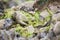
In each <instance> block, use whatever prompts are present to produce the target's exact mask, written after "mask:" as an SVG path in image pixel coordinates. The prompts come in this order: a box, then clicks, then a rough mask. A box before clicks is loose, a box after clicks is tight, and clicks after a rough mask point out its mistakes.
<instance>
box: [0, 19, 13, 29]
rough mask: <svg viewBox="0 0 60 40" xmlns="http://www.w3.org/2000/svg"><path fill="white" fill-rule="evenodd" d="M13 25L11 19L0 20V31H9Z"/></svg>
mask: <svg viewBox="0 0 60 40" xmlns="http://www.w3.org/2000/svg"><path fill="white" fill-rule="evenodd" d="M12 24H13V21H12V20H11V19H10V18H7V19H1V20H0V29H7V28H9V27H10V26H11V25H12Z"/></svg>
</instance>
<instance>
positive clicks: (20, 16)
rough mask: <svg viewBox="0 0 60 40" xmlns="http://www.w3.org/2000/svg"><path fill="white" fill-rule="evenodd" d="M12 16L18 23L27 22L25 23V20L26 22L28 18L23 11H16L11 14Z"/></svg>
mask: <svg viewBox="0 0 60 40" xmlns="http://www.w3.org/2000/svg"><path fill="white" fill-rule="evenodd" d="M13 18H14V19H15V20H16V21H17V23H19V24H21V25H22V24H23V25H27V23H25V22H27V21H28V19H27V17H26V16H25V15H24V14H23V13H21V12H19V11H16V12H15V13H14V14H13Z"/></svg>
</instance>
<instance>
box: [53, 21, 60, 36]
mask: <svg viewBox="0 0 60 40" xmlns="http://www.w3.org/2000/svg"><path fill="white" fill-rule="evenodd" d="M53 32H54V33H55V34H56V35H57V34H59V33H60V22H59V21H58V22H57V23H56V24H55V26H54V28H53Z"/></svg>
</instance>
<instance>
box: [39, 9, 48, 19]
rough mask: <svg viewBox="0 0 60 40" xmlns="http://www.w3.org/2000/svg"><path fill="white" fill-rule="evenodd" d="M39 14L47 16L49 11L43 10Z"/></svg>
mask: <svg viewBox="0 0 60 40" xmlns="http://www.w3.org/2000/svg"><path fill="white" fill-rule="evenodd" d="M40 15H41V16H42V17H44V18H46V17H48V16H49V13H48V12H47V10H44V11H42V12H41V13H40Z"/></svg>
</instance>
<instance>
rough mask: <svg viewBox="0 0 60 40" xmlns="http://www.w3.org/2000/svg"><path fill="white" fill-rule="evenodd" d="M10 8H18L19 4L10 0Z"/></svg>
mask: <svg viewBox="0 0 60 40" xmlns="http://www.w3.org/2000/svg"><path fill="white" fill-rule="evenodd" d="M8 5H9V7H13V6H17V5H18V4H17V3H16V2H15V1H14V0H9V1H8Z"/></svg>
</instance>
